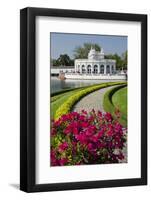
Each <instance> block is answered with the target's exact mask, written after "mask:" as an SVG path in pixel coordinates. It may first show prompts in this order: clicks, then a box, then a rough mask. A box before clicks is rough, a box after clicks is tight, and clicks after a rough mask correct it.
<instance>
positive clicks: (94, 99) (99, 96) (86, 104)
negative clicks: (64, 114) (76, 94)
mask: <svg viewBox="0 0 151 200" xmlns="http://www.w3.org/2000/svg"><path fill="white" fill-rule="evenodd" d="M113 87H117V85H116V86H110V87H106V88H102V89H99V90H97V91H95V92H92V93H90V94H88V95H86V96H85V97H83V98H82V99H81V100H80V101H79V102H78V103H76V104H75V105H74V107H73V111H76V112H80V111H81V110H85V111H87V112H90V111H91V110H92V109H94V110H95V111H98V110H100V111H102V112H104V109H103V97H104V94H105V93H106V92H107V91H108V90H110V89H111V88H113Z"/></svg>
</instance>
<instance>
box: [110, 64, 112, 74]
mask: <svg viewBox="0 0 151 200" xmlns="http://www.w3.org/2000/svg"><path fill="white" fill-rule="evenodd" d="M110 74H112V65H110Z"/></svg>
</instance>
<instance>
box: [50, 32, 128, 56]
mask: <svg viewBox="0 0 151 200" xmlns="http://www.w3.org/2000/svg"><path fill="white" fill-rule="evenodd" d="M84 43H96V44H98V45H100V46H101V47H103V49H104V53H105V54H110V53H112V54H114V53H118V54H119V55H121V54H122V53H123V52H125V51H126V50H127V37H126V36H111V35H110V36H107V35H92V34H71V33H50V44H51V58H53V59H56V58H58V57H59V56H60V54H68V55H69V56H70V58H73V54H74V49H75V47H77V46H82V45H83V44H84Z"/></svg>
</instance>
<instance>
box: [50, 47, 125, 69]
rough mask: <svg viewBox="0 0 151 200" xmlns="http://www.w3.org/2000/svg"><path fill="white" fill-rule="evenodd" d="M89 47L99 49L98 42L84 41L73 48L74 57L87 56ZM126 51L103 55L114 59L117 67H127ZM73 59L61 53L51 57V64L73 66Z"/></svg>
mask: <svg viewBox="0 0 151 200" xmlns="http://www.w3.org/2000/svg"><path fill="white" fill-rule="evenodd" d="M91 47H93V48H95V50H96V51H100V50H101V47H100V46H99V45H98V44H92V43H84V44H83V46H79V47H76V48H75V49H74V59H78V58H79V59H82V58H87V57H88V53H89V51H90V49H91ZM127 56H128V55H127V51H125V52H123V54H122V55H121V56H120V55H118V54H117V53H115V54H108V55H105V59H115V60H116V68H117V69H122V68H123V69H127ZM74 59H71V58H70V56H69V55H67V54H61V55H60V56H59V58H58V59H53V60H52V64H53V66H74Z"/></svg>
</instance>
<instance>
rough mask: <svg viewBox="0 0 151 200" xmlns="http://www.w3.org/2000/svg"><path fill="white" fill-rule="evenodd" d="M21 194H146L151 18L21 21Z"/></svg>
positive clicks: (33, 13)
mask: <svg viewBox="0 0 151 200" xmlns="http://www.w3.org/2000/svg"><path fill="white" fill-rule="evenodd" d="M20 84H21V86H20V189H21V190H23V191H26V192H40V191H55V190H70V189H89V188H104V187H121V186H133V185H146V184H147V16H146V15H142V14H125V13H107V12H94V11H82V10H80V11H78V10H61V9H47V8H25V9H22V10H21V12H20Z"/></svg>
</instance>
